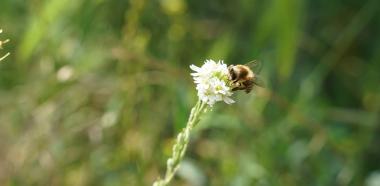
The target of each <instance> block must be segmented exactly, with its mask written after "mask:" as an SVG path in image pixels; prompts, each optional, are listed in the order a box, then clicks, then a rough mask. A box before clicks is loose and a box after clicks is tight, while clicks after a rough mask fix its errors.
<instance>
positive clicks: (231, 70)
mask: <svg viewBox="0 0 380 186" xmlns="http://www.w3.org/2000/svg"><path fill="white" fill-rule="evenodd" d="M228 72H229V74H230V80H231V81H234V80H236V78H237V74H236V72H235V69H234V65H230V66H228Z"/></svg>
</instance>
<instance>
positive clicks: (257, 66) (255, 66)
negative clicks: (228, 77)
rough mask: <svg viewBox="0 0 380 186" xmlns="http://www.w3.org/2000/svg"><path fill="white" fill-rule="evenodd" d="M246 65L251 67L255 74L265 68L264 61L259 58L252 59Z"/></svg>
mask: <svg viewBox="0 0 380 186" xmlns="http://www.w3.org/2000/svg"><path fill="white" fill-rule="evenodd" d="M245 65H246V66H248V67H249V68H251V70H252V72H254V73H255V74H258V73H260V71H261V69H262V68H263V65H262V63H261V61H259V60H253V61H250V62H248V63H247V64H245Z"/></svg>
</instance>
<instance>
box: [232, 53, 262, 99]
mask: <svg viewBox="0 0 380 186" xmlns="http://www.w3.org/2000/svg"><path fill="white" fill-rule="evenodd" d="M261 67H262V65H261V62H260V61H257V60H254V61H250V62H248V63H247V64H245V65H230V66H228V72H229V80H230V81H231V85H232V87H233V88H232V91H236V90H245V92H246V93H249V92H251V90H252V89H253V87H254V86H259V87H264V83H263V81H262V80H261V78H260V77H259V76H258V73H259V72H260V70H261Z"/></svg>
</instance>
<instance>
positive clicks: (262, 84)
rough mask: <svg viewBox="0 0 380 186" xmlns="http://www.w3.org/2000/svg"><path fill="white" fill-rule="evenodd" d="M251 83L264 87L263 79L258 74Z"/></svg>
mask: <svg viewBox="0 0 380 186" xmlns="http://www.w3.org/2000/svg"><path fill="white" fill-rule="evenodd" d="M253 83H254V84H255V85H257V86H259V87H262V88H265V83H264V81H263V79H261V78H260V77H258V76H256V77H255V80H254V81H253Z"/></svg>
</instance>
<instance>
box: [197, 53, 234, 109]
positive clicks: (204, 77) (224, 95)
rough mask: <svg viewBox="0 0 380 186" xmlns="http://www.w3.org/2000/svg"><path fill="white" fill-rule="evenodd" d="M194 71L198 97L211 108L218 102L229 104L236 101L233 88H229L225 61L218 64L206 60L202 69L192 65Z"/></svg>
mask: <svg viewBox="0 0 380 186" xmlns="http://www.w3.org/2000/svg"><path fill="white" fill-rule="evenodd" d="M190 68H191V69H192V70H194V71H195V72H194V73H191V75H192V76H193V78H194V82H195V84H196V85H197V87H196V88H197V90H198V97H199V98H200V99H201V100H202V101H203V102H205V103H207V104H208V105H210V106H213V105H214V104H215V103H216V102H218V101H224V102H225V103H227V104H231V103H234V102H235V101H234V100H232V99H231V98H230V96H232V91H231V87H229V86H228V85H229V83H228V81H229V79H228V68H227V65H226V64H224V63H223V61H218V63H216V62H215V61H213V60H206V61H205V63H204V64H203V65H202V67H197V66H195V65H190Z"/></svg>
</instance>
